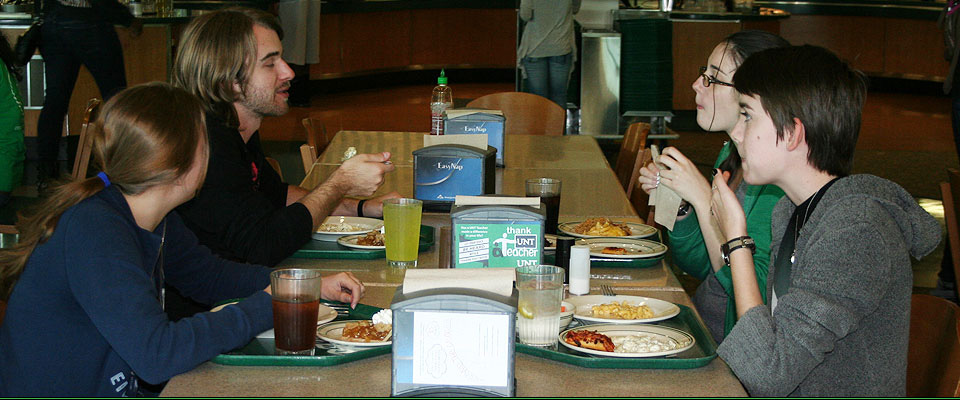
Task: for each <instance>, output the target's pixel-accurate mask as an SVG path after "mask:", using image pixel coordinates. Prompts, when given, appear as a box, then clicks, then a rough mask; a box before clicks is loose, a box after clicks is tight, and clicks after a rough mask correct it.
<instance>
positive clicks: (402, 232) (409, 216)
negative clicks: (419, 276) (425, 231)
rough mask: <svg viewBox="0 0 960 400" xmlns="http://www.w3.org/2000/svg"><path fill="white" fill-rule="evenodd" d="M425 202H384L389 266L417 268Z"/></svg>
mask: <svg viewBox="0 0 960 400" xmlns="http://www.w3.org/2000/svg"><path fill="white" fill-rule="evenodd" d="M422 211H423V202H422V201H420V200H416V199H387V200H384V201H383V227H384V230H385V231H386V232H384V233H383V241H384V245H386V250H387V264H388V265H390V266H391V267H416V266H417V251H418V250H419V248H420V216H421V215H422Z"/></svg>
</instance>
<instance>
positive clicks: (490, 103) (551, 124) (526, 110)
mask: <svg viewBox="0 0 960 400" xmlns="http://www.w3.org/2000/svg"><path fill="white" fill-rule="evenodd" d="M467 108H487V109H493V110H500V111H503V116H504V118H506V122H504V127H503V134H504V135H514V134H519V135H552V136H561V135H563V131H564V127H565V126H566V122H567V112H566V111H565V110H564V109H563V107H560V106H558V105H557V103H554V102H553V101H550V99H548V98H546V97H542V96H538V95H535V94H531V93H523V92H502V93H494V94H488V95H486V96H481V97H479V98H476V99H474V100H473V101H471V102H469V103H467Z"/></svg>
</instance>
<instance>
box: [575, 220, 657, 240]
mask: <svg viewBox="0 0 960 400" xmlns="http://www.w3.org/2000/svg"><path fill="white" fill-rule="evenodd" d="M611 221H612V222H616V223H620V224H626V225H627V227H629V228H630V232H631V233H633V234H632V235H630V236H594V235H582V234H579V233H577V232H576V231H574V230H573V228H576V227H577V225H580V223H582V222H583V221H572V222H564V223H562V224H560V225H557V230H559V231H561V232H563V233H566V234H568V235H570V236H574V237H578V238H611V237H616V238H623V239H640V238H645V237H649V236H653V235H656V234H657V228H654V227H652V226H650V225H644V224H638V223H635V222H622V221H613V220H611Z"/></svg>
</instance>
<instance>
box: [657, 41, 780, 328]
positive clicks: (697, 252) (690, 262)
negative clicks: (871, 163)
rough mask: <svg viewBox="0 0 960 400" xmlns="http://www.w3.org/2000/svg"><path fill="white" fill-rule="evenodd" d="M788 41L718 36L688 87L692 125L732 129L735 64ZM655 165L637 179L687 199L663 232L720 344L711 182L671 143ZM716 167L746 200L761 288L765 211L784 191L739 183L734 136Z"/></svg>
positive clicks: (731, 319) (723, 293)
mask: <svg viewBox="0 0 960 400" xmlns="http://www.w3.org/2000/svg"><path fill="white" fill-rule="evenodd" d="M789 45H790V43H788V42H787V41H786V40H784V39H783V38H781V37H779V36H777V35H774V34H771V33H768V32H764V31H741V32H737V33H734V34H732V35H730V36H728V37H727V38H725V39H724V40H723V41H722V42H720V44H718V45H717V47H715V48H714V49H713V52H712V53H710V57H709V58H708V59H707V65H706V66H704V67H701V68H700V75H698V76H697V79H696V80H695V81H694V82H693V90H694V91H695V92H696V93H697V97H696V101H697V124H698V125H700V127H701V128H703V129H704V130H707V131H711V132H720V131H723V132H726V133H727V134H728V135H729V134H730V132H731V131H732V130H733V127H734V126H735V125H736V123H737V119H738V118H739V116H740V115H739V110H740V105H739V102H740V96H739V94H738V93H737V91H736V90H735V89H734V88H733V84H732V83H731V82H733V74H734V73H735V72H736V71H737V67H739V66H740V64H741V63H743V61H744V60H746V59H747V57H749V56H750V55H751V54H753V53H756V52H758V51H761V50H766V49H769V48H775V47H786V46H789ZM660 163H661V164H662V166H663V167H665V169H660V168H658V167H657V166H656V165H655V164H652V163H651V164H649V165H647V166H646V167H644V168H642V169H641V170H640V178H639V181H640V184H641V187H642V188H643V190H644V191H646V192H647V193H649V192H650V191H651V190H653V189H654V188H656V187H657V185H658V184H664V185H666V186H668V187H670V188H671V189H673V190H675V191H676V192H677V193H678V194H679V195H680V196H681V197H682V198H683V200H684V201H683V202H682V203H681V207H680V210H679V211H678V215H679V217H678V218H677V223H676V225H674V228H673V232H668V236H669V239H670V250H671V251H672V252H673V260H674V261H675V262H676V264H677V265H678V266H679V267H680V268H681V269H682V270H684V271H685V272H687V273H688V274H690V275H692V276H694V277H696V278H697V279H700V280H701V281H702V283H701V284H700V287H699V288H697V292H696V294H695V295H694V297H693V303H694V305H696V307H697V311H699V312H700V316H701V317H702V318H703V320H704V322H705V323H706V325H707V327H708V328H709V329H710V333H711V334H712V335H713V337H714V338H715V339H716V341H717V343H719V342H721V341H722V340H723V338H724V336H726V334H727V333H728V332H730V330H731V329H733V325H734V324H735V323H736V322H737V313H736V305H735V304H734V300H733V299H734V296H733V284H732V281H731V276H730V267H729V266H728V265H725V263H724V262H723V260H722V259H721V256H720V244H721V243H722V241H721V240H720V238H721V235H720V231H719V229H718V228H717V226H716V225H715V224H714V223H713V218H711V217H710V195H711V193H710V182H708V181H707V179H706V178H705V177H704V176H703V175H702V174H701V173H700V171H699V170H697V167H696V165H694V163H693V162H692V161H690V159H689V158H687V157H686V156H684V155H683V153H681V152H680V150H677V149H676V148H674V147H668V148H666V149H664V150H663V153H662V157H660ZM714 168H719V169H721V170H722V171H724V172H723V176H724V177H726V178H727V181H728V183H729V184H730V185H731V188H732V189H733V190H734V191H735V192H736V194H737V198H738V199H739V200H740V204H743V209H744V213H745V214H746V216H747V227H748V231H749V233H750V237H752V238H753V239H754V240H755V241H756V247H757V253H756V255H755V256H754V262H755V267H756V271H757V284H758V285H759V286H760V287H766V279H767V264H768V263H769V261H770V214H771V212H772V211H773V206H774V205H775V204H776V203H777V201H778V200H780V198H781V197H783V191H782V190H780V188H778V187H776V186H773V185H761V186H754V185H749V184H746V183H744V182H743V180H742V176H741V171H740V156H739V154H738V153H737V151H736V149H735V147H734V144H733V142H732V141H727V142H726V143H724V145H723V148H721V149H720V155H719V156H718V157H717V161H716V163H715V164H714ZM691 211H693V212H691ZM766 301H767V299H764V302H766Z"/></svg>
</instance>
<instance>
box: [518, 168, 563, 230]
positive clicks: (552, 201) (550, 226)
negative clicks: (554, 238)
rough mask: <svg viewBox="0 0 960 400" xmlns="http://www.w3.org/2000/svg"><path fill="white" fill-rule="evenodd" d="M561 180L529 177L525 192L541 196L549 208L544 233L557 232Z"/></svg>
mask: <svg viewBox="0 0 960 400" xmlns="http://www.w3.org/2000/svg"><path fill="white" fill-rule="evenodd" d="M560 184H561V182H560V180H559V179H554V178H532V179H527V181H526V185H525V193H526V195H527V197H540V202H541V203H543V205H544V206H546V208H547V220H546V221H544V222H543V227H544V233H550V234H556V233H557V220H558V219H559V218H560Z"/></svg>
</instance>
